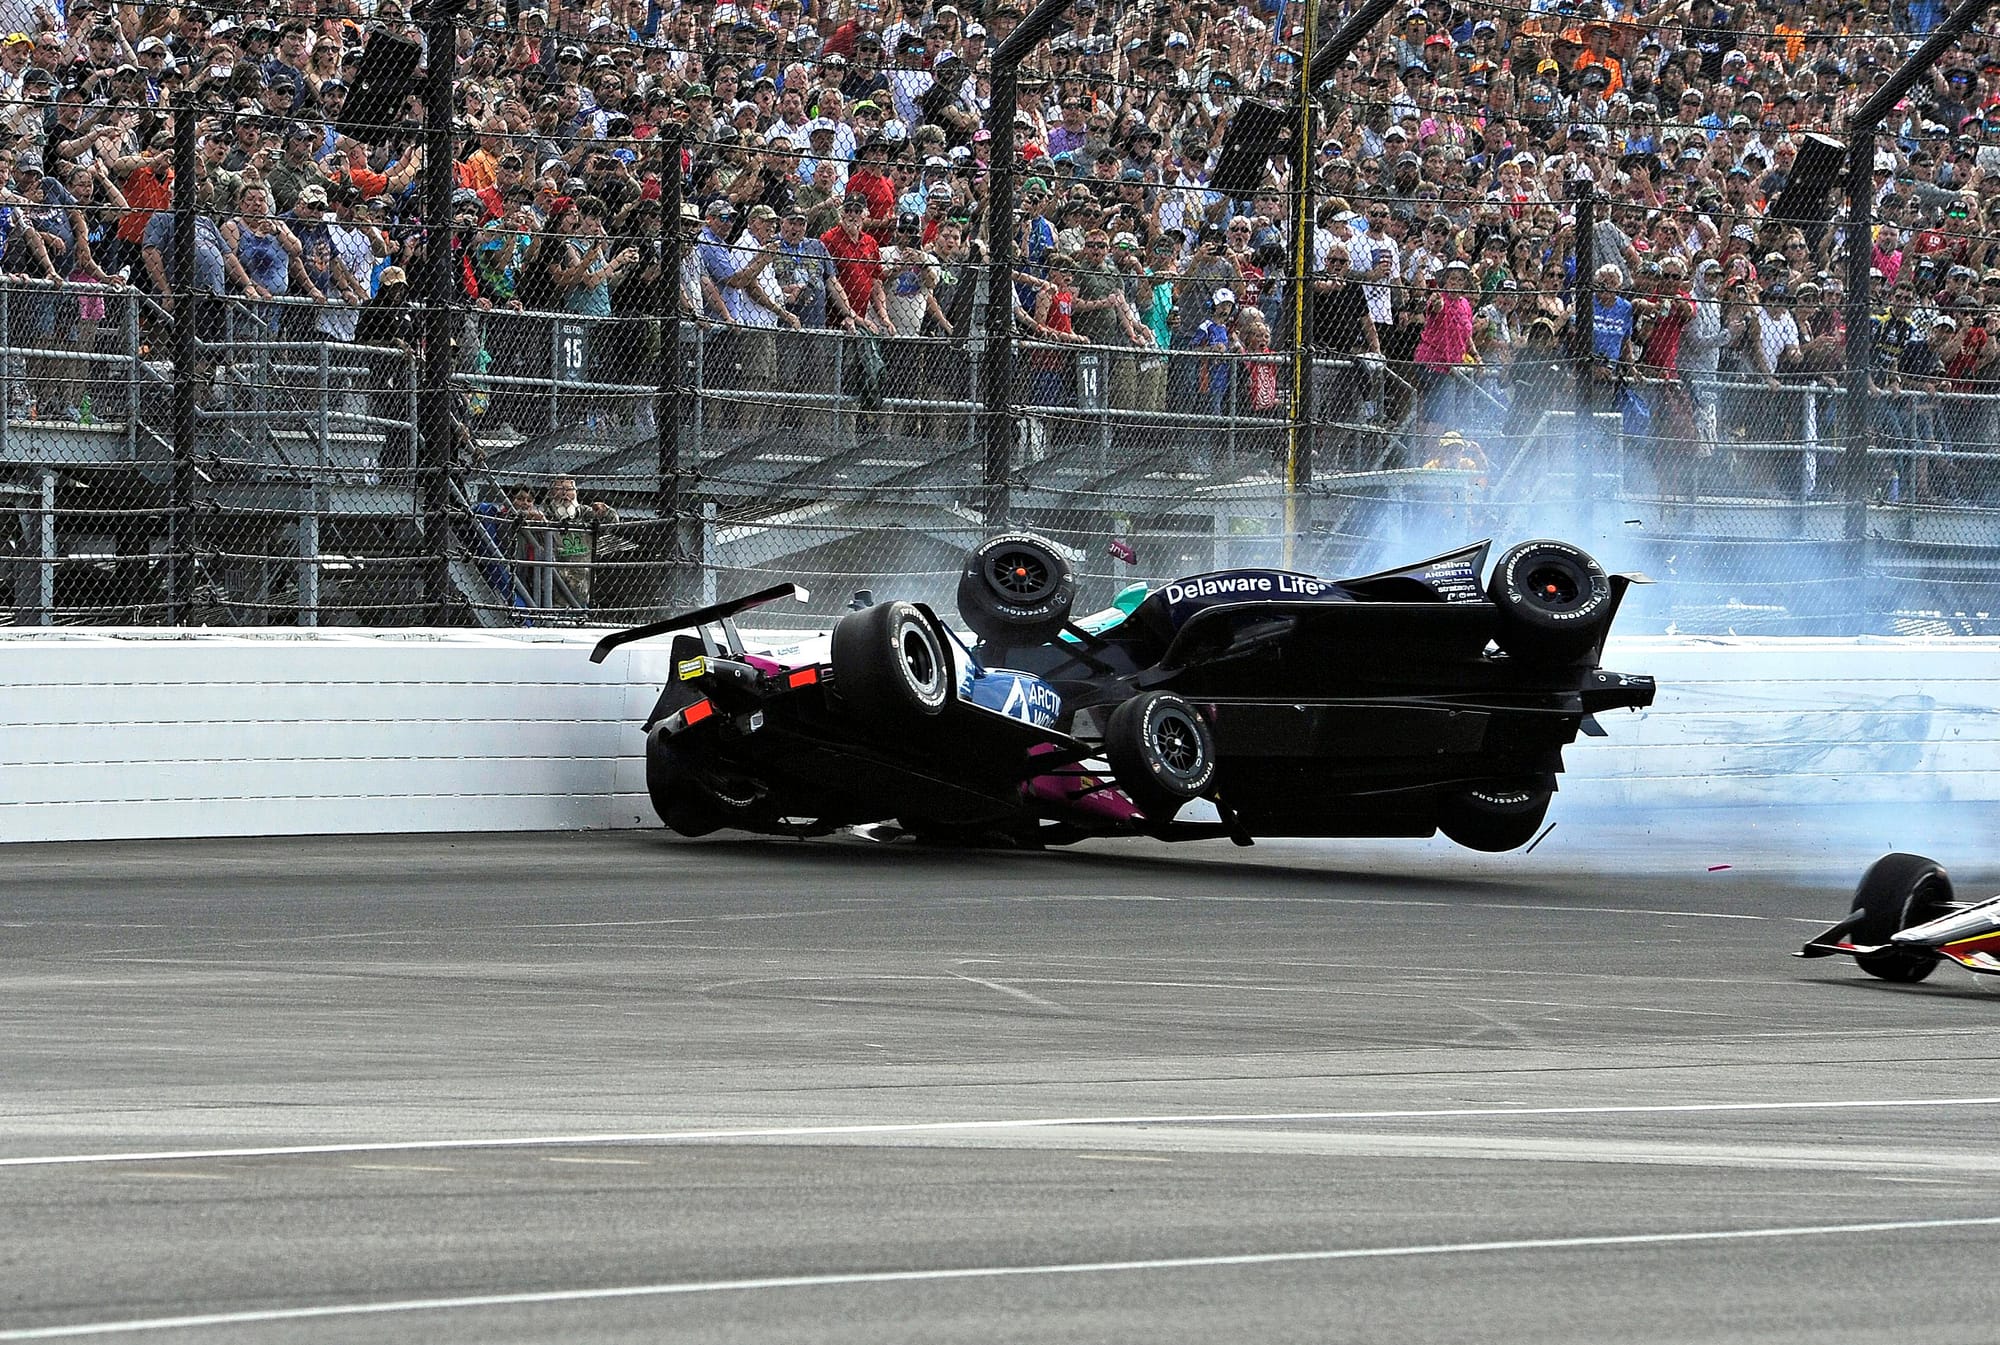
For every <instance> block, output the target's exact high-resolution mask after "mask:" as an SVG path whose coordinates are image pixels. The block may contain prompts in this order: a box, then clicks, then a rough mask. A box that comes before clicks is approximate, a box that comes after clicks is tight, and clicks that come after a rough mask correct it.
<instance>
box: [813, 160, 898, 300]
mask: <svg viewBox="0 0 2000 1345" xmlns="http://www.w3.org/2000/svg"><path fill="white" fill-rule="evenodd" d="M867 219H868V203H867V202H866V201H864V200H863V199H862V198H861V197H859V196H856V195H854V194H853V193H852V192H850V193H849V194H848V197H847V199H846V200H844V201H842V202H841V203H840V223H839V224H837V225H835V226H834V227H833V228H831V229H828V230H827V231H826V232H825V233H823V234H821V235H820V236H819V241H820V242H822V243H824V244H825V245H826V250H827V254H828V255H829V256H831V257H832V258H833V270H834V278H835V279H837V280H838V281H839V282H840V291H841V293H842V294H844V295H846V296H847V306H848V307H849V308H850V309H852V310H853V312H854V321H855V324H856V325H857V326H859V327H861V328H862V329H863V330H865V331H871V332H877V331H887V330H888V329H889V303H888V299H887V296H885V295H884V294H883V292H882V249H881V247H880V245H878V244H877V243H876V242H875V239H874V237H873V235H871V234H870V233H869V232H868V230H867V229H866V228H864V227H863V226H864V225H865V224H866V223H867Z"/></svg>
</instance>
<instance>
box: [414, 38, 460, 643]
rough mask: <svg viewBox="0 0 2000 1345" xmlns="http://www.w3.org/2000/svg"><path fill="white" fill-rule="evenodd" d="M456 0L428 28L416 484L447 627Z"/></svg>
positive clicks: (428, 587)
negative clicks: (452, 111) (424, 227)
mask: <svg viewBox="0 0 2000 1345" xmlns="http://www.w3.org/2000/svg"><path fill="white" fill-rule="evenodd" d="M458 9H459V4H458V2H457V0H432V2H431V3H430V4H429V5H428V6H427V7H426V12H425V14H424V19H423V31H424V83H423V100H424V167H423V218H424V224H425V226H426V229H425V237H424V255H423V263H424V283H423V295H424V325H423V333H424V359H423V364H422V365H421V366H419V377H420V378H421V379H422V382H421V384H420V385H419V389H418V393H419V395H418V398H417V416H418V420H419V424H418V426H417V427H416V428H417V429H418V431H419V433H418V434H417V436H416V440H417V454H418V461H417V464H416V467H417V473H416V476H417V486H418V490H419V492H420V508H421V512H422V515H423V531H422V543H423V551H424V561H423V574H424V584H423V589H424V608H425V611H426V617H425V620H426V621H427V622H428V623H429V624H430V625H433V626H443V625H448V624H450V608H451V571H450V564H451V550H452V541H451V521H450V519H449V518H448V517H447V516H446V515H447V511H448V509H449V507H450V493H451V463H452V456H453V452H454V448H455V445H454V444H453V442H452V414H451V400H450V399H451V374H452V364H453V360H452V349H451V335H452V333H451V324H452V317H453V309H454V305H453V304H452V223H451V193H452V186H453V181H454V174H453V170H454V168H455V167H456V160H457V155H456V154H455V153H454V152H453V151H454V149H455V146H454V145H453V144H452V127H451V84H452V75H453V74H454V73H455V72H456V67H457V65H458V24H457V19H458Z"/></svg>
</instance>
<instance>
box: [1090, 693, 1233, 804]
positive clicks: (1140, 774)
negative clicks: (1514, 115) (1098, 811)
mask: <svg viewBox="0 0 2000 1345" xmlns="http://www.w3.org/2000/svg"><path fill="white" fill-rule="evenodd" d="M1104 756H1105V759H1106V760H1107V761H1109V762H1110V763H1111V773H1112V775H1113V776H1114V777H1116V779H1117V781H1118V787H1119V788H1120V789H1122V790H1124V791H1125V794H1126V796H1127V797H1128V798H1130V799H1131V800H1132V802H1133V803H1135V804H1137V805H1138V807H1139V811H1140V812H1142V813H1144V814H1145V815H1146V816H1147V817H1148V818H1150V819H1152V820H1153V821H1155V822H1167V821H1171V820H1172V818H1173V815H1174V814H1175V813H1177V812H1179V811H1180V809H1181V805H1182V804H1184V803H1186V802H1188V801H1189V800H1190V799H1198V798H1200V797H1201V796H1202V795H1203V794H1206V793H1207V792H1208V791H1209V790H1210V789H1211V788H1213V787H1214V785H1215V767H1216V762H1215V734H1214V731H1213V730H1211V729H1210V728H1209V727H1208V721H1207V720H1205V719H1203V718H1202V717H1201V711H1199V710H1197V709H1195V708H1194V706H1193V705H1191V704H1189V703H1188V702H1187V701H1185V700H1182V699H1181V698H1180V697H1179V696H1176V695H1173V694H1172V693H1171V692H1166V691H1148V692H1145V693H1143V694H1141V695H1138V696H1134V697H1133V698H1132V699H1131V700H1129V701H1126V702H1125V703H1124V704H1123V705H1121V706H1119V707H1118V708H1117V709H1116V710H1113V711H1112V712H1111V721H1110V723H1108V724H1106V725H1105V728H1104Z"/></svg>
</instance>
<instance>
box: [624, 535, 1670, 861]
mask: <svg viewBox="0 0 2000 1345" xmlns="http://www.w3.org/2000/svg"><path fill="white" fill-rule="evenodd" d="M1488 548H1489V544H1488V543H1486V542H1480V543H1477V544H1475V545H1472V546H1467V547H1464V548H1462V549H1460V550H1457V551H1452V552H1449V553H1446V554H1444V555H1441V556H1437V557H1434V558H1432V559H1430V560H1426V561H1422V562H1419V563H1417V564H1415V565H1410V566H1406V567H1403V568H1400V569H1395V570H1388V571H1383V572H1381V573H1377V574H1372V575H1367V576H1363V577H1361V578H1356V579H1344V580H1328V579H1321V578H1317V577H1315V576H1312V575H1306V574H1298V573H1293V572H1290V571H1283V570H1263V569H1237V570H1224V571H1217V572H1214V573H1209V574H1200V575H1192V576H1188V577H1186V578H1182V579H1177V580H1175V581H1173V582H1172V583H1168V584H1164V585H1162V586H1160V587H1158V588H1156V589H1151V590H1148V589H1146V588H1145V587H1144V586H1142V585H1134V586H1132V587H1131V588H1129V589H1127V590H1125V591H1124V592H1122V593H1120V594H1119V595H1118V598H1117V600H1116V601H1115V602H1114V604H1113V606H1111V607H1110V608H1107V609H1105V610H1104V611H1102V612H1098V613H1096V614H1094V615H1090V616H1082V617H1073V615H1072V612H1071V607H1072V605H1073V603H1074V601H1075V598H1076V590H1077V583H1076V578H1075V574H1074V571H1073V569H1072V566H1071V564H1070V561H1069V559H1068V557H1067V555H1066V554H1065V553H1064V551H1063V550H1062V549H1061V548H1059V547H1058V546H1056V545H1055V544H1054V543H1052V542H1050V541H1048V540H1047V539H1045V538H1042V537H1038V536H1035V535H1033V534H1030V533H1009V534H1005V535H1002V536H998V537H994V538H991V539H989V540H987V541H985V542H984V543H982V544H980V545H979V546H977V547H975V548H973V549H972V550H971V551H970V552H969V553H968V555H967V557H966V561H965V566H964V570H963V572H962V574H961V575H960V579H959V585H958V608H959V615H960V616H961V617H962V618H963V620H964V622H965V625H966V626H967V627H968V628H969V629H970V630H971V632H972V633H973V636H974V639H973V640H970V641H968V640H965V639H962V638H961V637H960V636H959V635H958V634H957V633H956V632H955V631H954V630H953V629H952V628H950V627H949V626H947V625H946V623H945V622H944V621H943V620H941V619H940V618H939V616H938V614H937V613H936V612H934V611H933V610H932V609H931V608H930V607H929V606H927V605H925V604H923V603H912V602H883V603H869V604H867V605H862V606H861V607H860V610H857V611H853V612H850V613H849V614H848V615H846V616H843V617H842V618H841V619H840V620H839V621H838V623H837V624H836V625H835V626H834V628H833V630H832V632H831V633H830V634H829V635H824V636H817V637H813V638H811V639H805V640H801V641H800V642H798V643H796V644H791V645H782V646H770V647H760V648H756V649H752V648H749V647H747V646H746V644H745V642H744V638H743V634H742V632H741V631H740V630H739V629H738V627H737V624H736V618H737V617H739V616H741V615H742V614H743V613H745V612H747V611H750V610H752V609H754V608H756V607H758V606H761V605H763V604H767V603H773V602H778V601H782V600H784V599H786V598H795V597H796V598H800V599H801V600H803V598H804V596H805V594H804V590H802V589H800V588H798V587H797V586H796V585H793V584H780V585H777V586H776V587H773V588H768V589H765V590H763V591H761V592H757V593H752V594H748V595H746V596H744V597H740V598H737V599H734V600H732V601H728V602H722V603H717V604H715V605H714V606H711V607H705V608H701V609H699V610H696V611H691V612H685V613H681V614H679V615H676V616H673V617H669V618H667V619H666V620H664V621H659V622H655V623H652V624H650V625H646V626H640V627H636V628H633V629H630V630H624V631H619V632H616V633H614V634H611V635H608V636H606V637H605V638H604V639H603V640H602V641H600V642H599V644H598V646H597V648H596V649H595V650H594V651H593V652H592V654H591V658H592V660H593V661H602V660H603V659H604V657H605V656H606V655H607V654H609V653H610V651H611V650H613V649H615V648H617V647H619V646H620V645H623V644H626V643H629V642H631V641H634V640H640V639H646V638H649V637H653V636H659V635H669V634H671V635H674V636H675V640H674V645H673V650H672V654H673V658H672V663H673V668H674V673H675V676H674V680H673V681H671V682H670V683H668V685H667V686H666V688H665V689H664V690H663V691H662V693H661V695H660V698H659V701H658V704H657V705H656V706H655V707H654V709H653V712H652V714H651V716H650V717H649V718H648V719H647V721H646V724H645V729H646V734H647V743H646V778H647V787H648V790H649V792H650V794H651V797H652V801H653V806H654V808H655V810H656V811H657V812H658V813H659V815H660V818H661V820H662V821H663V822H665V823H666V824H667V826H668V827H670V828H671V829H673V830H674V831H676V832H679V833H680V834H682V835H685V836H699V835H703V834H705V833H707V832H711V831H715V830H718V829H721V828H725V827H728V828H736V829H741V830H747V831H755V832H767V833H776V834H807V835H809V834H817V833H824V832H828V831H832V830H835V829H837V828H841V827H846V826H854V825H858V824H889V825H891V826H893V828H895V829H898V830H900V831H901V832H906V833H909V834H911V835H913V836H915V837H916V838H918V839H920V840H929V841H935V842H943V843H951V842H1001V843H1012V844H1017V845H1039V844H1061V843H1067V842H1070V841H1074V840H1079V839H1082V838H1084V837H1088V836H1105V835H1147V836H1153V837H1156V838H1158V839H1161V840H1193V839H1200V838H1205V837H1216V836H1227V837H1229V838H1231V839H1232V840H1234V841H1236V842H1237V843H1238V844H1242V845H1248V844H1250V843H1251V841H1252V839H1253V838H1254V837H1257V836H1412V837H1417V836H1429V835H1432V834H1434V833H1435V832H1438V831H1440V830H1441V831H1443V832H1444V833H1445V834H1446V835H1447V836H1449V837H1451V838H1452V839H1453V840H1455V841H1457V842H1459V843H1460V844H1462V845H1466V846H1469V847H1471V848H1473V849H1477V850H1492V851H1499V850H1511V849H1514V848H1516V847H1519V846H1521V845H1525V844H1527V843H1528V842H1529V841H1530V840H1531V839H1532V838H1533V837H1534V836H1535V834H1536V833H1537V832H1538V831H1539V830H1540V828H1541V826H1542V823H1543V819H1544V817H1545V815H1546V813H1547V812H1548V808H1549V801H1550V797H1551V795H1552V794H1553V793H1554V791H1555V788H1556V776H1557V774H1558V773H1559V772H1560V771H1561V770H1562V749H1563V748H1564V747H1565V746H1567V745H1569V744H1570V743H1572V742H1574V741H1575V739H1576V736H1577V734H1578V733H1579V732H1583V733H1586V734H1601V733H1602V732H1603V730H1602V729H1601V728H1599V727H1598V726H1597V723H1596V721H1595V719H1594V715H1595V714H1596V713H1597V712H1599V711H1603V710H1608V709H1613V708H1617V707H1630V708H1639V707H1643V706H1646V705H1650V704H1651V703H1652V700H1653V693H1654V686H1653V680H1652V679H1651V678H1650V677H1644V676H1632V675H1625V674H1620V673H1614V672H1608V671H1605V670H1604V669H1602V668H1600V667H1599V666H1598V658H1599V653H1600V650H1601V649H1602V646H1603V642H1604V637H1605V635H1606V634H1607V632H1608V631H1609V630H1610V627H1611V622H1612V619H1613V617H1614V616H1615V615H1616V613H1617V610H1618V605H1619V602H1620V600H1621V599H1622V597H1623V596H1624V594H1625V591H1626V588H1627V586H1628V585H1629V584H1630V583H1631V582H1633V580H1634V578H1635V577H1634V576H1626V575H1607V574H1606V573H1605V572H1604V570H1603V569H1602V568H1601V567H1600V566H1599V565H1598V564H1597V562H1596V561H1594V560H1592V559H1591V558H1590V557H1589V556H1588V555H1586V554H1585V553H1584V552H1582V551H1580V550H1579V549H1577V548H1576V547H1573V546H1570V545H1568V544H1567V543H1564V542H1555V541H1533V542H1524V543H1521V544H1520V545H1518V546H1515V547H1513V548H1511V549H1509V550H1508V551H1506V552H1505V553H1504V554H1503V555H1501V557H1500V559H1499V560H1498V562H1497V563H1495V565H1494V566H1493V569H1492V574H1491V577H1490V579H1488V580H1486V582H1484V583H1483V584H1482V582H1481V577H1482V574H1483V573H1484V571H1485V562H1486V557H1487V552H1488ZM856 596H857V603H861V602H862V600H863V598H864V597H865V595H856ZM876 834H878V835H881V834H887V833H885V832H881V831H878V832H877V833H876Z"/></svg>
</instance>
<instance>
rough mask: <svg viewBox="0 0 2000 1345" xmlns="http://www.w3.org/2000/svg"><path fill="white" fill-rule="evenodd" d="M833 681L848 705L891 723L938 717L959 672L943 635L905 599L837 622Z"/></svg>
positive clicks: (876, 720) (905, 723)
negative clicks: (955, 667)
mask: <svg viewBox="0 0 2000 1345" xmlns="http://www.w3.org/2000/svg"><path fill="white" fill-rule="evenodd" d="M832 662H833V685H834V690H835V691H836V692H837V693H838V695H839V696H840V699H841V700H843V701H845V702H846V704H847V707H848V709H849V710H851V711H852V712H853V713H854V714H856V715H858V716H860V717H861V718H863V719H866V720H869V721H872V722H874V723H876V724H880V725H887V726H898V725H902V726H908V725H914V724H919V723H922V722H923V721H925V720H927V719H933V718H935V717H936V716H937V715H938V714H939V713H941V712H942V711H943V710H944V707H945V702H946V701H948V700H950V699H951V696H952V688H953V683H954V681H955V680H956V676H955V673H954V670H953V667H952V662H951V656H950V655H949V654H947V653H946V652H945V648H944V641H943V640H942V639H940V638H939V636H938V633H937V630H936V628H935V627H933V626H932V625H931V623H930V621H929V619H928V618H926V617H925V616H924V614H923V613H922V612H921V611H919V610H918V609H917V607H916V606H915V604H913V603H907V602H885V603H878V604H876V605H875V606H873V607H869V608H865V609H863V610H862V611H859V612H854V613H851V614H850V615H848V616H844V617H842V618H841V619H840V621H839V624H837V625H835V626H834V628H833V650H832Z"/></svg>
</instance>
